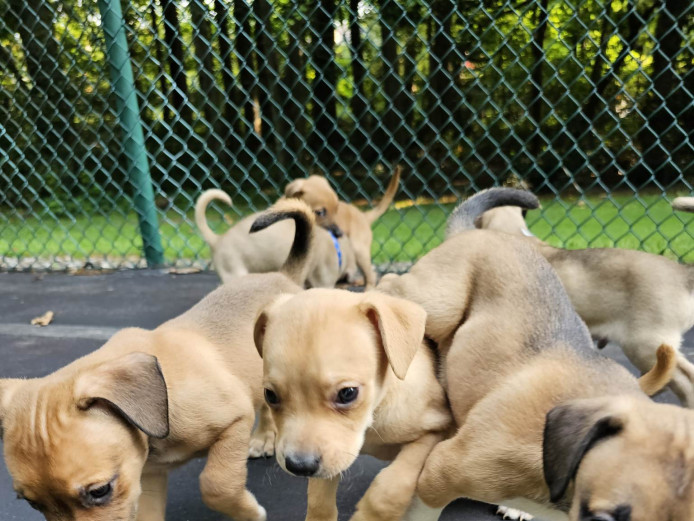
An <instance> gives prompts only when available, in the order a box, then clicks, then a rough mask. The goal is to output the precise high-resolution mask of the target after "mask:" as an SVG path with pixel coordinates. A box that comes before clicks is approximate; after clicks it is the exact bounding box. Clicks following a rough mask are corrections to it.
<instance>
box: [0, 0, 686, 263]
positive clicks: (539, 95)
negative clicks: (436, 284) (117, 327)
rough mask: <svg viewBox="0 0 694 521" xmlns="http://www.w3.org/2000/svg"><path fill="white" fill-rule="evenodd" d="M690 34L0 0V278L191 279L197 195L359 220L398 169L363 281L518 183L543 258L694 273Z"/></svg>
mask: <svg viewBox="0 0 694 521" xmlns="http://www.w3.org/2000/svg"><path fill="white" fill-rule="evenodd" d="M693 41H694V4H692V3H691V2H688V1H683V0H614V1H602V0H580V1H579V0H574V2H571V1H563V0H483V1H481V2H479V1H477V2H472V1H468V0H459V1H457V2H451V1H449V0H428V1H424V0H421V1H418V0H398V1H394V0H362V1H360V0H349V1H339V2H338V1H337V0H298V1H294V2H290V1H286V0H281V1H278V2H269V0H253V1H252V2H249V1H246V0H187V1H186V0H180V1H175V0H123V1H122V2H121V3H118V2H117V0H101V1H100V2H99V3H98V5H97V4H95V3H94V2H89V1H85V0H62V1H54V0H0V64H1V65H2V66H1V67H0V122H1V123H0V151H1V152H2V157H0V182H2V193H0V269H4V270H6V269H66V268H76V267H82V266H84V265H87V266H96V267H114V268H116V267H126V266H144V265H145V263H146V261H145V255H144V253H143V251H145V252H146V253H147V258H148V259H149V261H150V263H151V264H157V263H161V262H163V263H164V264H167V265H202V266H205V265H206V264H207V259H209V252H208V248H207V246H206V245H205V244H204V242H203V241H202V239H201V238H200V237H199V234H198V233H197V230H196V229H195V226H194V224H193V219H192V213H193V212H192V207H193V203H194V200H195V198H196V197H197V196H198V195H199V194H200V192H201V191H202V190H203V189H206V188H212V187H219V188H222V189H224V190H226V191H227V192H228V193H229V194H230V195H231V197H232V199H233V201H234V206H233V208H231V209H229V208H222V207H215V210H216V212H215V214H214V215H210V216H209V217H210V220H211V224H212V225H213V228H215V229H217V230H218V231H221V230H223V229H224V228H225V227H228V226H229V223H230V222H233V221H234V220H236V219H237V218H238V217H239V216H240V215H244V214H247V213H249V212H252V211H256V210H260V209H263V208H265V207H267V206H268V205H269V204H270V203H271V202H272V201H274V200H275V199H276V198H277V197H278V195H279V194H281V193H282V191H283V187H284V185H285V184H286V183H287V182H288V181H289V180H291V179H293V178H297V177H305V176H306V175H308V174H314V173H318V174H322V175H325V176H327V177H328V179H329V181H330V182H331V183H332V185H333V186H334V187H335V189H336V190H337V191H338V193H339V194H340V196H341V197H342V198H343V199H345V200H347V201H351V202H355V203H358V204H364V205H368V204H370V203H372V202H374V201H375V200H378V199H379V198H380V196H381V194H382V193H383V191H384V189H385V186H386V185H387V183H388V179H389V177H390V174H391V172H392V168H393V167H394V165H396V164H399V165H401V166H402V167H403V180H402V183H401V187H400V190H399V192H398V195H397V196H396V204H395V206H394V208H393V209H392V210H391V211H390V212H388V213H387V214H386V215H385V216H384V217H382V218H381V220H380V221H379V222H378V223H377V224H376V225H375V227H374V245H373V252H372V253H373V258H374V262H375V264H377V265H378V266H379V268H380V269H381V270H385V269H393V268H395V269H398V268H400V267H404V266H406V265H407V263H409V262H412V261H413V260H415V259H416V258H417V257H418V256H420V255H421V254H422V253H423V252H424V251H426V250H428V249H430V248H431V247H433V246H435V245H436V244H437V243H438V242H439V241H440V240H441V238H442V233H443V225H444V222H445V217H446V215H447V213H448V211H449V210H450V207H451V205H452V204H453V203H454V202H455V201H456V200H457V199H458V198H459V197H464V196H468V195H470V194H472V193H473V192H475V191H477V190H479V189H482V188H486V187H489V186H493V185H499V184H503V183H506V182H513V181H515V182H518V181H520V182H523V183H525V184H526V185H527V186H528V187H529V188H531V189H532V190H534V191H535V192H536V193H538V194H539V195H540V196H541V199H542V202H543V209H542V210H541V211H535V212H531V213H530V214H529V216H528V222H529V224H530V225H531V229H532V230H533V231H534V232H535V233H536V234H537V235H539V236H540V237H541V238H544V239H547V240H549V241H550V242H552V243H553V244H556V245H563V246H566V247H572V248H575V247H586V246H590V247H597V246H620V247H629V248H641V249H645V250H647V251H652V252H655V253H664V254H666V255H668V256H671V257H673V258H678V259H681V260H685V261H689V262H692V261H694V239H693V237H694V219H693V218H692V216H691V215H687V214H684V215H683V214H674V213H673V212H672V210H671V208H670V206H669V199H670V198H672V197H674V196H675V195H685V194H686V195H689V194H691V193H692V191H693V188H692V185H693V184H694V145H693V144H692V140H691V136H692V129H693V126H694V125H693V123H692V122H694V44H693V43H692V42H693ZM130 71H132V76H133V77H132V81H129V79H130V78H129V75H130ZM210 213H213V212H210ZM224 213H226V215H227V216H226V217H224ZM143 234H144V237H145V241H144V243H143ZM395 263H402V264H395Z"/></svg>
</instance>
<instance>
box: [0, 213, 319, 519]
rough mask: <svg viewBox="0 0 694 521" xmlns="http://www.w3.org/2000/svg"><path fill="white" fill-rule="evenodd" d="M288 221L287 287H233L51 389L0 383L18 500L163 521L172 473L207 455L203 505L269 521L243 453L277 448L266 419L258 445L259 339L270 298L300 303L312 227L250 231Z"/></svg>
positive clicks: (125, 339)
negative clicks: (256, 332) (293, 297)
mask: <svg viewBox="0 0 694 521" xmlns="http://www.w3.org/2000/svg"><path fill="white" fill-rule="evenodd" d="M283 219H293V220H294V221H295V229H296V235H295V238H294V243H293V245H292V247H291V248H290V256H289V257H288V259H287V261H286V262H285V264H284V266H283V268H282V271H283V273H268V274H262V275H260V274H258V275H248V276H246V277H242V278H239V279H238V280H237V281H236V283H235V284H233V285H225V286H222V287H220V288H219V289H217V290H216V291H214V292H212V293H210V294H209V295H208V296H207V297H205V298H204V299H203V300H202V301H200V302H199V303H198V304H196V305H195V306H193V307H192V308H191V309H190V310H188V311H187V312H185V313H184V314H182V315H180V316H179V317H177V318H174V319H173V320H170V321H168V322H166V323H164V324H162V325H161V326H159V327H158V328H156V329H154V330H152V331H148V330H144V329H137V328H131V329H124V330H121V331H119V332H118V333H116V334H115V335H114V336H113V337H112V338H111V339H110V340H109V341H108V342H107V343H106V344H105V345H104V346H102V347H101V348H100V349H98V350H96V351H94V352H93V353H90V354H89V355H87V356H85V357H83V358H80V359H78V360H76V361H74V362H72V363H71V364H69V365H67V366H65V367H63V368H62V369H59V370H58V371H56V372H54V373H52V374H50V375H48V376H45V377H43V378H34V379H30V380H0V425H1V426H2V432H3V438H4V439H3V441H4V452H5V461H6V463H7V468H8V470H9V472H10V475H11V476H12V480H13V484H14V488H15V490H16V491H17V494H18V495H19V497H20V498H24V499H26V500H27V501H28V502H29V503H30V504H31V505H32V506H33V507H34V508H36V509H38V510H39V511H41V513H43V515H44V516H45V517H46V519H47V520H48V521H62V520H65V519H74V520H76V521H102V520H104V519H108V520H109V521H135V520H137V521H164V519H165V507H166V491H167V475H168V471H169V470H170V469H172V468H174V467H177V466H179V465H181V464H183V463H185V462H186V461H188V460H190V459H191V458H194V457H197V456H199V455H200V454H207V463H206V465H205V469H204V470H203V472H202V474H201V476H200V489H201V493H202V498H203V500H204V501H205V503H206V504H207V505H208V506H209V507H210V508H212V509H214V510H216V511H218V512H221V513H222V514H224V515H225V516H229V517H232V518H234V519H237V520H245V521H264V519H265V517H266V515H265V510H264V509H263V508H262V507H261V506H260V505H259V504H258V502H257V501H256V499H255V497H254V496H253V494H251V493H250V492H249V491H248V490H247V489H246V486H245V484H246V472H247V469H246V459H247V456H248V454H249V444H251V443H252V447H251V449H252V451H256V452H271V450H272V445H273V442H274V430H273V428H272V424H271V419H270V418H269V417H268V415H267V414H264V415H263V414H261V416H260V425H259V427H258V431H259V432H258V433H257V435H256V437H255V438H254V439H253V440H252V439H251V430H252V428H253V424H254V421H255V417H256V411H258V410H262V408H263V407H264V406H263V400H262V394H263V393H262V360H261V359H260V357H259V356H258V353H257V351H256V349H255V346H254V342H253V328H254V324H255V319H256V317H257V316H258V313H259V312H260V310H262V309H264V308H265V307H266V306H267V305H268V304H269V303H270V302H272V301H273V299H274V298H275V297H277V296H278V295H281V294H291V293H293V292H299V291H300V290H301V288H300V287H299V286H298V285H297V284H296V283H295V282H293V281H292V279H293V280H299V281H300V280H303V277H304V276H305V271H306V263H307V261H308V259H309V258H310V251H311V246H312V240H313V226H314V216H313V212H312V211H311V209H310V208H309V207H308V206H306V205H305V204H304V203H302V202H300V201H296V200H294V201H290V200H285V201H281V202H280V203H278V204H277V205H275V206H274V207H273V208H272V209H271V210H270V211H268V212H267V213H265V214H263V215H261V216H260V218H259V219H258V221H257V223H256V225H255V228H263V227H266V226H271V225H272V224H273V223H275V222H277V221H279V220H283ZM268 422H270V424H268ZM46 461H50V463H51V464H50V465H47V464H46Z"/></svg>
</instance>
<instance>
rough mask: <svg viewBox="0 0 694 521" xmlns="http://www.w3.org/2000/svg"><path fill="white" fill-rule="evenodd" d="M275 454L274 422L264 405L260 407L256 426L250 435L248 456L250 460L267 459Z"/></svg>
mask: <svg viewBox="0 0 694 521" xmlns="http://www.w3.org/2000/svg"><path fill="white" fill-rule="evenodd" d="M274 453H275V422H274V421H272V416H271V415H270V408H269V407H268V405H267V404H266V403H263V404H262V405H261V406H260V414H259V415H258V425H256V427H255V429H254V430H253V434H252V435H251V444H250V447H249V450H248V455H249V456H250V457H251V458H269V457H270V456H272V455H273V454H274Z"/></svg>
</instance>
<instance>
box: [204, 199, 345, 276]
mask: <svg viewBox="0 0 694 521" xmlns="http://www.w3.org/2000/svg"><path fill="white" fill-rule="evenodd" d="M214 200H217V201H222V202H224V203H226V204H228V205H229V206H231V198H230V197H229V196H228V195H227V194H226V193H225V192H223V191H222V190H216V189H213V190H206V191H205V192H203V193H202V195H200V197H198V200H197V201H196V203H195V223H196V224H197V226H198V229H199V230H200V233H201V234H202V236H203V238H204V239H205V242H207V244H208V245H209V246H210V249H211V250H212V259H213V262H214V267H215V270H217V274H218V275H219V278H220V279H222V282H229V281H231V280H233V279H234V278H236V277H240V276H243V275H246V274H248V273H267V272H271V271H277V270H279V269H280V267H281V266H282V263H283V262H284V261H285V259H286V258H287V255H289V249H290V247H291V245H292V240H293V237H294V222H293V221H290V220H285V221H280V222H278V223H276V224H274V225H273V226H270V227H269V228H266V229H264V230H262V231H259V232H256V233H253V234H251V233H249V231H250V229H251V226H252V224H253V222H254V221H255V220H256V219H257V218H258V216H259V215H260V214H257V213H256V214H252V215H249V216H248V217H245V218H244V219H241V220H240V221H239V222H237V223H236V224H235V225H234V226H232V227H231V228H230V229H229V230H227V232H226V233H224V234H223V235H217V234H216V233H214V232H213V231H212V229H211V228H210V227H209V225H208V224H207V219H206V218H205V211H206V210H207V207H208V206H209V204H210V203H211V202H212V201H214ZM314 233H315V237H314V241H313V251H312V255H311V260H310V265H309V271H308V276H307V278H306V281H305V282H307V283H308V285H309V286H311V287H314V288H332V287H334V286H335V284H336V283H337V281H338V280H340V279H342V278H344V277H346V276H351V275H353V274H355V273H356V271H357V266H356V260H355V256H354V249H353V248H352V243H351V241H350V240H349V239H348V238H347V237H344V236H340V237H339V238H337V237H335V236H334V235H332V236H331V232H328V231H326V230H325V229H323V228H321V227H316V229H315V231H314ZM303 284H304V283H303V282H302V285H303Z"/></svg>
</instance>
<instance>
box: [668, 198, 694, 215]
mask: <svg viewBox="0 0 694 521" xmlns="http://www.w3.org/2000/svg"><path fill="white" fill-rule="evenodd" d="M672 207H673V208H674V209H675V210H678V211H680V212H694V197H676V198H675V200H674V201H672Z"/></svg>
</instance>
